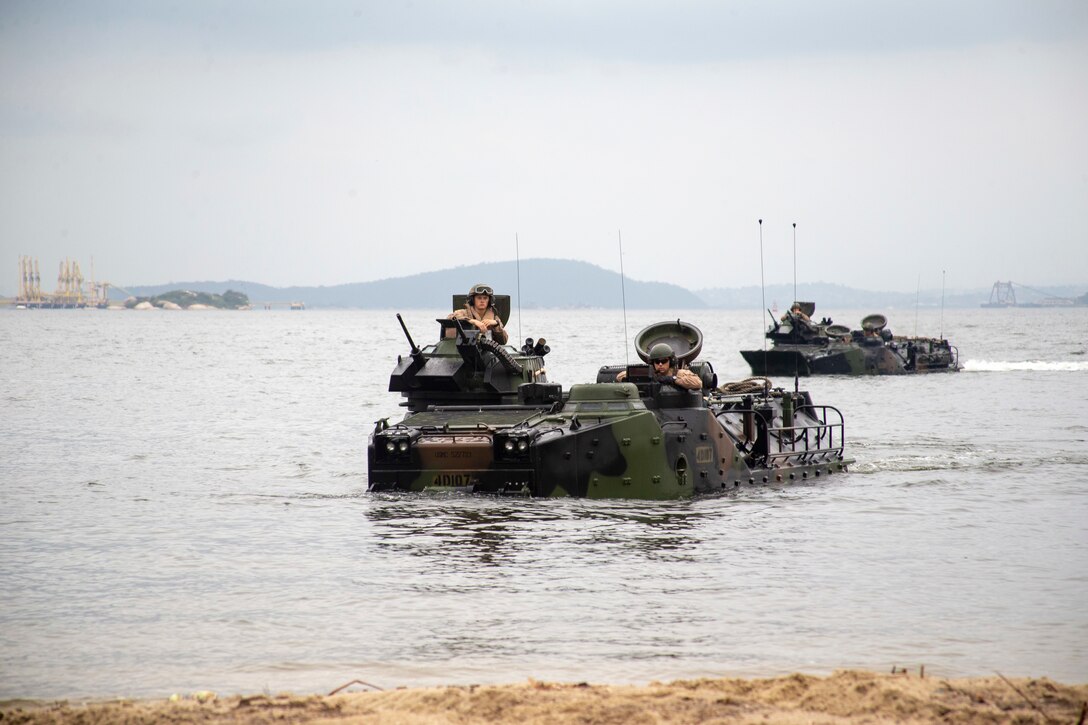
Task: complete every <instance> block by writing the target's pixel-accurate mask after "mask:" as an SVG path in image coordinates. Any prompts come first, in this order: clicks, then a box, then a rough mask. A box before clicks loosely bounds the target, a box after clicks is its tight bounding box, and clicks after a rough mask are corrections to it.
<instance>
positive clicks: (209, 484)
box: [0, 309, 1088, 698]
mask: <svg viewBox="0 0 1088 725" xmlns="http://www.w3.org/2000/svg"><path fill="white" fill-rule="evenodd" d="M817 312H818V314H822V313H824V312H826V311H820V310H818V311H817ZM865 312H871V310H866V311H853V312H848V313H839V314H836V315H834V316H835V317H836V321H837V322H843V323H850V324H853V325H857V323H858V322H859V320H860V319H861V317H862V316H863V314H865ZM883 312H885V313H886V314H887V315H888V318H889V321H890V325H889V326H890V327H891V328H892V329H893V331H895V332H899V333H903V334H912V333H914V331H915V329H917V331H918V332H920V333H923V334H936V333H937V332H939V330H940V329H941V328H943V331H944V333H945V334H946V335H947V336H948V337H949V338H950V339H951V340H952V342H953V343H954V344H956V345H957V346H958V347H959V349H960V352H961V356H962V359H963V360H964V361H965V364H966V370H965V371H964V372H962V373H960V374H956V375H933V376H919V377H901V378H869V379H850V378H817V379H807V380H802V386H803V387H807V388H808V389H809V390H811V391H812V393H813V396H814V398H815V399H816V402H818V403H828V404H832V405H836V406H838V407H839V408H840V409H841V410H842V411H843V413H844V415H845V418H846V426H847V428H846V430H847V441H848V450H849V452H850V454H851V455H852V456H854V457H855V458H856V459H857V464H856V465H855V466H854V469H853V472H852V473H851V474H849V475H847V476H837V477H834V478H831V479H821V480H820V481H819V482H816V483H813V482H805V483H799V484H790V485H784V486H777V487H753V488H746V489H742V490H739V491H736V492H733V493H730V494H728V495H726V496H723V497H720V498H709V499H696V500H691V501H676V502H666V503H647V502H640V501H604V502H600V501H597V502H594V501H551V500H542V501H537V500H496V499H479V498H469V497H460V496H450V497H438V498H431V497H411V496H391V495H371V494H368V493H367V492H366V483H367V471H366V440H367V435H368V434H369V432H370V430H371V428H372V426H373V422H374V421H375V420H377V419H379V418H382V417H385V416H390V415H392V416H399V415H400V414H401V410H402V409H400V408H398V402H399V400H398V398H397V397H396V396H394V395H393V394H390V393H388V392H387V391H386V386H387V383H388V375H389V372H390V371H391V370H392V367H393V362H394V359H395V357H396V355H398V354H404V353H406V352H407V349H408V346H407V343H406V342H405V341H404V339H403V337H402V334H401V332H400V328H399V326H398V325H397V323H396V320H395V318H394V316H393V313H392V312H362V311H314V310H308V311H305V312H287V311H276V312H264V311H252V312H239V313H225V312H161V311H153V312H142V313H141V312H105V311H90V310H85V311H3V312H0V404H2V413H0V415H2V418H0V420H2V422H3V424H4V431H3V435H0V504H2V505H0V697H15V696H23V697H40V698H55V697H80V696H96V697H106V696H114V695H126V696H165V695H169V694H170V693H173V692H187V691H191V690H195V689H212V690H215V691H218V692H219V693H221V694H223V693H231V692H256V691H262V690H270V691H279V690H284V689H291V690H295V691H298V692H322V691H328V690H331V689H332V688H334V687H336V686H338V685H340V684H342V683H344V682H346V681H348V680H351V679H354V678H359V679H362V680H365V681H367V682H371V683H374V684H377V685H380V686H382V687H386V688H389V687H395V686H398V685H427V684H438V683H468V682H508V681H517V680H524V679H525V678H527V677H534V678H538V679H549V680H565V681H581V680H587V681H594V682H614V683H618V682H645V681H649V680H653V679H673V678H679V677H693V676H725V675H731V676H732V675H738V676H741V675H743V676H752V675H772V674H779V673H784V672H792V671H803V672H811V673H827V672H830V671H831V670H833V669H836V668H841V667H864V668H872V669H876V670H890V668H891V667H892V666H893V665H895V666H900V667H903V666H907V667H912V668H914V667H917V666H919V665H922V664H924V665H925V666H926V669H927V671H929V672H932V673H934V674H939V675H943V676H967V675H988V674H992V673H993V672H995V671H998V672H1001V673H1003V674H1005V675H1009V676H1012V675H1034V676H1042V675H1046V676H1050V677H1053V678H1057V679H1059V680H1063V681H1067V682H1084V681H1088V606H1086V605H1085V602H1088V443H1086V440H1088V355H1086V351H1088V310H1084V309H1070V310H980V309H976V310H945V311H944V313H943V315H942V314H941V313H940V312H939V311H922V312H921V313H919V314H917V316H916V313H915V312H914V311H913V310H909V311H902V312H897V311H894V310H893V311H886V310H884V311H883ZM438 314H439V312H438V311H433V312H420V311H408V312H407V313H406V314H405V319H406V321H407V323H408V325H409V327H410V329H411V330H412V332H413V334H414V335H415V338H416V341H417V342H424V341H430V340H432V339H433V338H434V337H435V335H436V334H437V325H436V324H435V323H434V318H435V317H436V316H437V315H438ZM761 314H762V315H763V316H762V317H761ZM678 316H679V317H682V318H683V319H685V320H688V321H691V322H694V323H695V324H697V325H698V326H699V327H700V328H701V329H702V330H703V332H704V334H705V336H706V344H705V346H704V354H703V357H704V358H705V359H709V360H711V361H713V362H714V364H715V367H716V369H717V371H718V373H719V377H720V378H721V380H722V381H725V380H736V379H741V378H743V377H746V376H747V372H748V371H747V369H746V367H745V366H744V363H743V360H742V359H741V357H740V355H739V354H738V353H737V351H738V350H740V349H742V348H746V347H759V346H761V345H762V338H761V332H762V327H763V325H764V319H765V317H766V315H765V313H757V312H746V313H741V312H734V311H727V312H721V311H716V312H714V311H704V312H680V313H677V312H674V311H661V312H654V313H648V312H644V311H633V310H632V311H628V312H627V315H626V326H627V330H628V332H627V336H626V339H631V338H633V337H634V335H635V333H637V331H638V330H639V329H641V328H642V327H643V326H645V325H648V324H650V323H651V322H654V321H657V320H660V319H671V318H675V317H678ZM523 319H524V322H523V323H521V324H519V323H518V322H517V321H516V320H515V321H514V322H513V323H512V324H511V325H510V326H509V328H510V330H511V332H512V336H513V337H514V338H515V339H517V338H518V337H519V336H520V337H527V336H530V335H532V336H534V337H540V336H543V337H546V338H547V339H548V342H549V344H550V345H551V347H552V350H553V352H552V354H551V355H549V357H548V358H547V360H548V367H549V373H550V376H551V378H552V379H553V380H554V381H557V382H562V383H564V384H566V385H569V384H570V383H572V382H587V381H591V380H592V379H593V378H594V376H595V372H596V369H597V367H598V366H599V365H600V364H602V363H622V362H624V360H625V335H624V324H625V322H624V316H623V313H622V312H620V311H582V310H579V311H570V310H526V311H525V312H524V316H523ZM519 328H520V329H519ZM777 382H778V383H779V384H781V385H785V386H789V385H792V381H791V380H785V379H782V380H779V381H777Z"/></svg>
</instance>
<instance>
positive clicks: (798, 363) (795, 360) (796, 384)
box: [760, 222, 801, 393]
mask: <svg viewBox="0 0 1088 725" xmlns="http://www.w3.org/2000/svg"><path fill="white" fill-rule="evenodd" d="M760 256H761V257H762V255H760ZM793 301H794V302H797V222H794V223H793ZM790 309H793V307H792V305H791V306H790ZM763 339H764V340H766V339H767V336H766V335H764V336H763ZM764 365H766V363H764ZM800 367H801V361H800V359H799V356H798V355H794V356H793V392H795V393H796V392H799V391H800V389H801V383H800V381H799V380H798V377H799V376H800V375H801V372H800V370H799V368H800Z"/></svg>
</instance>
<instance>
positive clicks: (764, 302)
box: [759, 219, 767, 391]
mask: <svg viewBox="0 0 1088 725" xmlns="http://www.w3.org/2000/svg"><path fill="white" fill-rule="evenodd" d="M759 294H760V295H761V300H762V302H761V304H762V305H763V308H764V309H766V308H767V287H766V285H764V284H763V220H762V219H760V220H759ZM759 317H760V319H761V320H762V319H763V315H760V316H759ZM763 373H764V375H766V373H767V335H763ZM764 391H766V386H764Z"/></svg>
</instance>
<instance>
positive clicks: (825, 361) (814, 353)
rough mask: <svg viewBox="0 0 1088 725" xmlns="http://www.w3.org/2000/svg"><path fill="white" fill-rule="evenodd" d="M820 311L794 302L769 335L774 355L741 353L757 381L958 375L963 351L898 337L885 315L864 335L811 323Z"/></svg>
mask: <svg viewBox="0 0 1088 725" xmlns="http://www.w3.org/2000/svg"><path fill="white" fill-rule="evenodd" d="M815 308H816V305H815V304H813V303H812V302H795V303H794V305H793V307H792V308H791V310H790V311H789V312H787V313H786V314H785V315H783V317H782V319H781V320H775V319H774V316H773V315H772V322H773V324H772V325H771V327H769V328H768V329H767V334H766V337H767V339H768V340H770V341H771V348H770V349H763V350H742V351H741V353H740V354H741V355H743V356H744V360H745V361H746V362H747V363H748V365H749V366H750V367H751V368H752V374H753V375H791V376H792V375H903V374H910V373H938V372H956V371H958V370H959V369H960V364H959V351H958V350H957V349H956V348H955V347H954V346H953V345H950V344H949V343H948V340H945V339H943V338H936V337H899V336H895V335H892V332H891V330H889V329H888V328H887V324H888V321H887V319H886V318H885V317H884V315H869V316H867V317H865V318H864V319H863V320H862V321H861V329H860V330H851V329H850V328H849V327H846V326H845V325H834V324H831V320H830V319H825V320H824V321H822V322H820V323H819V324H817V323H814V322H812V321H811V319H810V318H811V316H812V313H813V311H814V310H815Z"/></svg>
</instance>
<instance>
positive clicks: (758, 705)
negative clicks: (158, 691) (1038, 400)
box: [0, 670, 1088, 725]
mask: <svg viewBox="0 0 1088 725" xmlns="http://www.w3.org/2000/svg"><path fill="white" fill-rule="evenodd" d="M353 689H354V690H356V691H352V690H353ZM363 689H366V690H368V691H358V690H363ZM1086 711H1088V684H1081V685H1067V684H1062V683H1058V682H1053V681H1051V680H1048V679H1046V678H1042V679H1035V678H1005V677H1003V676H1001V675H995V676H992V677H982V678H968V679H943V678H939V677H930V676H925V675H924V672H922V671H919V672H907V673H897V674H878V673H873V672H863V671H855V670H843V671H838V672H836V673H834V674H832V675H830V676H828V677H816V676H810V675H801V674H794V675H789V676H784V677H776V678H769V679H700V680H678V681H675V682H669V683H656V682H655V683H650V684H647V685H641V686H635V685H599V684H590V683H562V684H560V683H549V682H542V681H536V680H529V681H527V682H524V683H519V684H509V685H472V686H456V687H439V688H420V689H397V690H391V691H376V690H373V689H371V688H368V687H367V685H366V683H360V682H356V683H354V684H352V685H351V686H350V687H345V688H344V689H343V691H342V692H340V693H337V694H334V695H292V694H277V695H268V694H258V695H233V696H229V697H220V696H218V695H217V694H216V693H213V692H198V693H186V694H184V695H182V694H178V695H176V696H173V697H172V698H170V699H164V700H117V701H109V702H86V703H76V702H33V701H13V700H9V701H6V702H2V703H0V722H3V723H5V724H7V723H126V724H135V723H153V722H170V723H219V722H222V723H272V722H293V723H299V722H302V723H332V722H365V723H398V724H408V725H437V724H439V723H458V724H471V723H495V722H510V723H515V722H516V723H599V724H602V725H604V724H610V723H616V725H619V724H620V723H624V724H631V723H647V724H650V723H655V724H656V723H725V722H729V723H877V722H896V723H931V722H942V723H1078V724H1082V723H1084V722H1085V716H1086Z"/></svg>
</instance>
